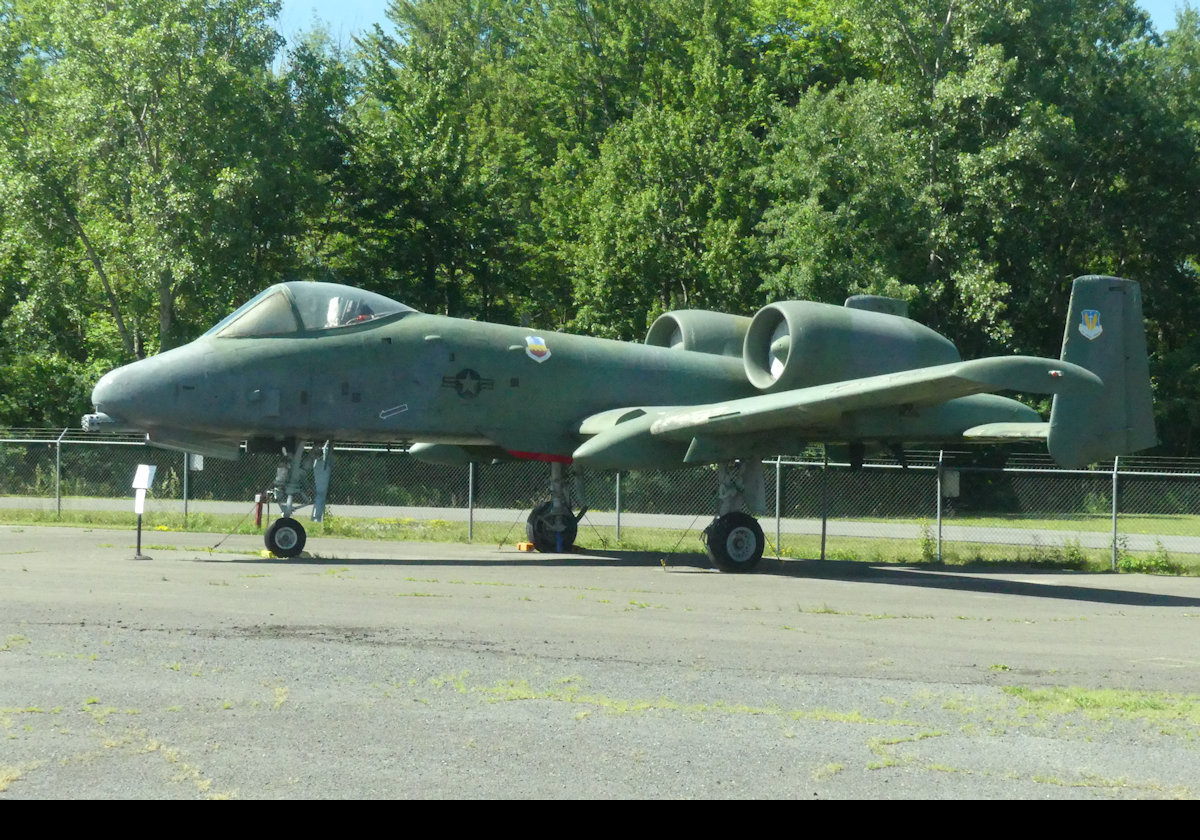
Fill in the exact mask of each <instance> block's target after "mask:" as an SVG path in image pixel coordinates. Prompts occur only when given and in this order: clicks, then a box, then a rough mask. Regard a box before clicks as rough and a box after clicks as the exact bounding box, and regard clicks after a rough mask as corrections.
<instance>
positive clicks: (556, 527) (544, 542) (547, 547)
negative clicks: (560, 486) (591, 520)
mask: <svg viewBox="0 0 1200 840" xmlns="http://www.w3.org/2000/svg"><path fill="white" fill-rule="evenodd" d="M553 507H554V503H553V502H543V503H542V504H540V505H538V506H537V507H535V508H534V509H533V510H532V511H530V513H529V518H528V519H526V520H525V536H526V538H527V539H528V540H529V541H530V542H531V543H533V547H534V548H536V549H537V550H538V551H540V552H542V553H543V554H555V553H557V552H558V551H559V550H560V549H559V548H558V535H559V533H560V532H561V533H562V549H561V550H562V551H570V550H571V547H572V546H574V545H575V537H576V535H577V534H578V533H579V523H577V522H576V521H575V517H574V516H573V515H572V514H571V512H570V511H567V512H566V513H564V514H561V515H560V516H553V515H551V513H550V511H551V509H553Z"/></svg>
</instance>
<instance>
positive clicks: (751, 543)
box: [704, 511, 767, 572]
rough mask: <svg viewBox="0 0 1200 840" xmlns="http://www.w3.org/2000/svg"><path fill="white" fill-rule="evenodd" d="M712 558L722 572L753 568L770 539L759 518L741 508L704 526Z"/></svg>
mask: <svg viewBox="0 0 1200 840" xmlns="http://www.w3.org/2000/svg"><path fill="white" fill-rule="evenodd" d="M704 541H705V543H706V544H707V545H708V559H709V560H711V561H712V564H713V565H714V566H716V567H717V568H718V569H720V570H721V571H722V572H752V571H754V567H755V566H757V565H758V561H759V560H761V559H762V555H763V549H764V548H765V547H766V544H767V541H766V539H765V538H764V537H763V530H762V528H761V527H760V526H759V524H758V520H757V519H755V518H754V517H753V516H750V515H749V514H748V513H742V512H740V511H738V512H736V513H727V514H725V515H724V516H718V517H717V518H716V519H714V520H713V522H712V524H711V525H709V526H708V527H707V528H706V529H705V530H704Z"/></svg>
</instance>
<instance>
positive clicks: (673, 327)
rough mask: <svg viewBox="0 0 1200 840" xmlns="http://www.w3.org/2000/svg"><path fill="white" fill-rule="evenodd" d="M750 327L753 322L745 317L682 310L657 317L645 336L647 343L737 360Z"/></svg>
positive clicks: (701, 310)
mask: <svg viewBox="0 0 1200 840" xmlns="http://www.w3.org/2000/svg"><path fill="white" fill-rule="evenodd" d="M749 328H750V319H749V318H747V317H745V316H744V315H728V314H726V313H724V312H708V311H706V310H704V309H679V310H676V311H674V312H667V313H666V314H663V315H659V316H658V318H657V320H655V322H654V323H653V324H651V325H650V330H649V332H647V333H646V343H647V344H649V345H651V346H653V347H670V348H673V349H677V350H694V351H695V352H697V353H710V354H712V355H715V356H730V357H732V358H735V359H736V358H739V357H740V356H741V355H742V347H743V344H744V342H745V338H746V331H747V330H748V329H749Z"/></svg>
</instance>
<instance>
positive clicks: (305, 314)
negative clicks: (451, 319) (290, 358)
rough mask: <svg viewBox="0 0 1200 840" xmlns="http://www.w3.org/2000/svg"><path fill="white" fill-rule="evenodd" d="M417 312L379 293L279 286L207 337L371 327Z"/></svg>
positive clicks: (250, 302)
mask: <svg viewBox="0 0 1200 840" xmlns="http://www.w3.org/2000/svg"><path fill="white" fill-rule="evenodd" d="M415 311H416V310H415V309H413V308H412V307H410V306H405V305H404V304H403V303H398V302H396V301H394V300H392V299H391V298H387V297H384V296H383V295H377V294H375V293H374V292H368V291H364V290H363V289H355V288H351V287H350V286H342V285H339V284H337V283H316V282H294V283H278V284H276V285H274V286H271V287H270V288H268V289H264V290H263V291H262V292H260V293H258V294H257V295H255V296H254V297H253V298H251V299H250V300H248V301H247V302H246V303H244V304H242V306H240V307H238V309H237V310H236V311H235V312H233V314H231V315H229V316H228V317H226V318H225V319H224V320H222V321H221V323H219V324H217V325H216V326H215V327H213V328H212V329H211V330H209V331H208V332H206V333H205V335H206V336H216V337H219V338H248V337H251V336H269V335H276V336H278V335H292V334H295V333H301V332H315V331H318V330H334V329H341V328H343V327H353V326H357V325H359V324H365V323H368V322H370V321H375V320H378V319H380V318H385V317H387V316H388V315H395V314H397V313H404V312H415Z"/></svg>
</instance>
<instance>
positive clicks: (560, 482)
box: [525, 461, 587, 554]
mask: <svg viewBox="0 0 1200 840" xmlns="http://www.w3.org/2000/svg"><path fill="white" fill-rule="evenodd" d="M563 473H564V470H563V465H562V463H561V462H559V461H552V462H551V463H550V501H548V502H543V503H542V504H540V505H538V506H537V507H535V508H534V509H533V510H532V511H530V513H529V518H528V519H527V520H525V536H526V538H527V539H528V540H529V541H530V542H531V543H533V547H534V548H536V549H537V550H538V551H540V552H542V553H544V554H551V553H562V552H564V551H570V550H571V547H572V546H573V545H575V537H576V535H577V534H578V533H579V520H581V519H583V515H584V514H585V513H587V508H586V507H584V508H582V509H581V510H580V511H579V513H578V514H575V513H572V512H571V499H570V495H569V494H568V493H567V485H566V480H565V478H564V475H563Z"/></svg>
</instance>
